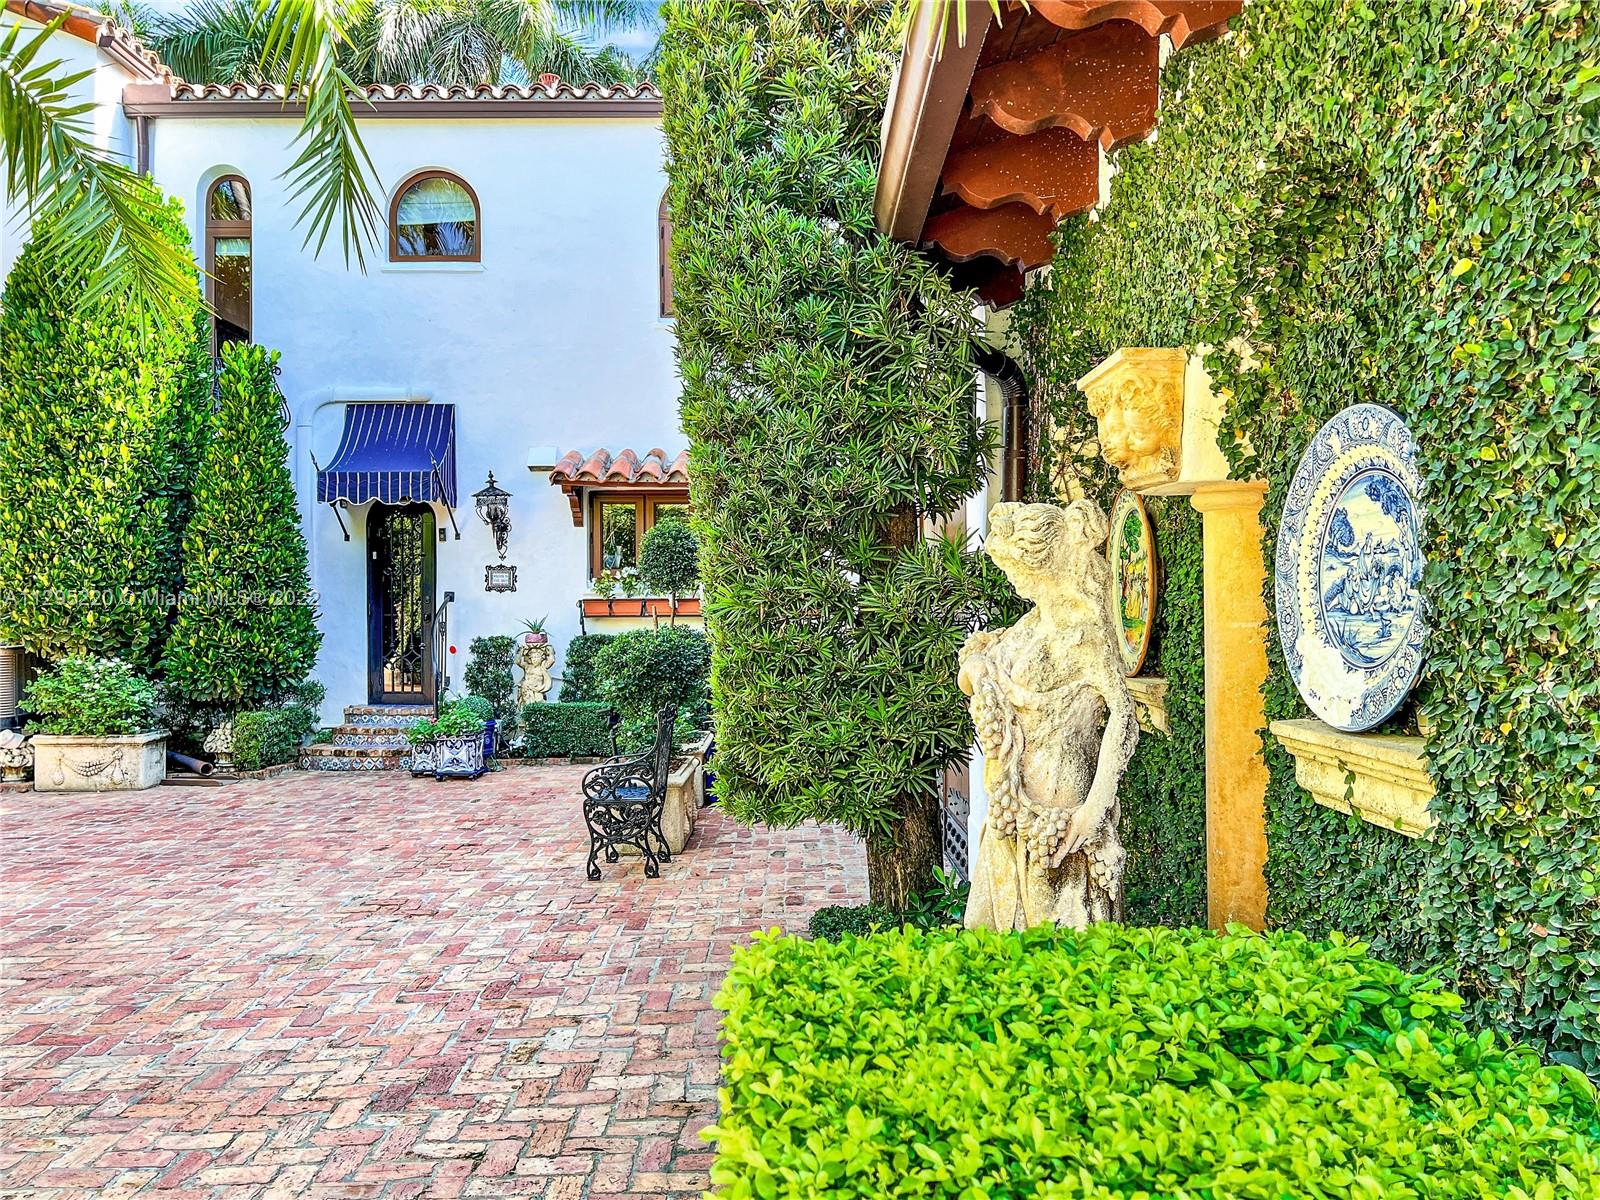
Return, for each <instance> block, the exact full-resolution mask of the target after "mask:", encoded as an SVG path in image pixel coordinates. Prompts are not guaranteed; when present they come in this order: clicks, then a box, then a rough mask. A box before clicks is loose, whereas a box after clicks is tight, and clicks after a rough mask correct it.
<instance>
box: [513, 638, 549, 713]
mask: <svg viewBox="0 0 1600 1200" xmlns="http://www.w3.org/2000/svg"><path fill="white" fill-rule="evenodd" d="M555 665H556V652H555V651H554V650H553V649H552V648H551V646H550V643H549V642H523V643H521V644H520V645H518V647H517V666H519V667H521V668H522V679H521V681H520V682H519V683H518V684H517V703H518V704H519V705H521V704H538V703H539V702H540V701H541V700H543V699H544V698H545V696H546V695H547V694H548V693H549V691H550V668H551V667H553V666H555Z"/></svg>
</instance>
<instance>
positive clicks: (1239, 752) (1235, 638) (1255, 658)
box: [1190, 482, 1267, 929]
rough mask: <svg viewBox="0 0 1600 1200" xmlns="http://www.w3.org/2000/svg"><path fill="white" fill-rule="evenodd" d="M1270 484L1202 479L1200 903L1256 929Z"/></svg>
mask: <svg viewBox="0 0 1600 1200" xmlns="http://www.w3.org/2000/svg"><path fill="white" fill-rule="evenodd" d="M1266 491H1267V485H1266V484H1265V483H1261V482H1252V483H1226V482H1225V483H1207V484H1201V485H1200V486H1199V487H1198V488H1197V489H1196V490H1195V492H1194V494H1193V495H1192V496H1191V498H1190V503H1191V504H1193V505H1194V507H1195V508H1196V509H1198V510H1199V511H1200V514H1201V522H1202V525H1203V528H1204V538H1205V547H1204V554H1203V559H1204V561H1203V566H1202V577H1203V582H1204V591H1205V621H1206V629H1205V665H1206V909H1207V914H1208V918H1209V921H1210V924H1211V926H1212V927H1213V928H1220V927H1221V926H1223V925H1226V924H1228V923H1230V922H1235V921H1236V922H1238V923H1240V924H1242V925H1248V926H1250V927H1251V928H1253V929H1260V928H1262V926H1263V925H1264V924H1265V921H1266V913H1267V882H1266V876H1265V874H1264V868H1265V866H1266V861H1267V823H1266V795H1267V765H1266V761H1265V759H1264V758H1263V756H1262V752H1261V734H1260V730H1261V729H1263V728H1264V727H1265V726H1266V723H1267V722H1266V714H1265V711H1264V709H1263V706H1262V696H1261V685H1262V684H1263V683H1264V682H1265V680H1266V678H1267V641H1266V634H1267V629H1266V622H1267V606H1266V601H1265V599H1264V596H1263V588H1264V587H1265V586H1266V579H1267V570H1266V564H1265V562H1264V561H1263V559H1262V556H1261V502H1262V500H1263V499H1264V498H1265V497H1266Z"/></svg>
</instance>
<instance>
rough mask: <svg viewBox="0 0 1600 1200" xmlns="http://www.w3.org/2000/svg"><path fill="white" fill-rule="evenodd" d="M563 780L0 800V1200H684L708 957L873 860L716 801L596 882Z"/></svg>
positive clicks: (788, 920) (794, 916) (702, 1050)
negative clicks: (650, 853)
mask: <svg viewBox="0 0 1600 1200" xmlns="http://www.w3.org/2000/svg"><path fill="white" fill-rule="evenodd" d="M581 774H582V768H576V767H558V768H515V769H511V770H507V771H503V772H499V773H497V774H495V775H492V776H486V777H485V778H483V779H480V780H476V781H472V782H464V781H463V782H450V783H442V784H441V783H435V782H433V781H431V780H411V779H409V778H398V777H395V776H381V777H373V776H365V777H353V776H351V775H335V774H291V775H288V776H284V777H281V778H279V779H275V780H268V781H262V782H255V783H238V784H232V785H229V786H227V787H224V788H166V787H164V788H154V789H151V790H149V791H145V792H137V793H131V794H120V795H102V796H93V795H72V794H24V795H9V796H0V804H3V807H0V865H3V867H4V877H3V879H4V882H3V890H0V939H3V940H0V950H3V953H4V960H5V961H4V966H3V972H0V1197H30V1198H35V1197H36V1198H39V1200H46V1198H49V1200H54V1198H56V1197H69V1196H72V1197H77V1196H95V1197H105V1198H107V1200H112V1198H116V1197H126V1196H134V1195H145V1196H149V1197H161V1198H162V1200H190V1198H200V1197H207V1198H210V1197H226V1198H227V1200H253V1198H255V1197H260V1198H261V1200H268V1198H272V1200H277V1198H279V1197H297V1196H311V1197H319V1196H326V1197H369V1196H370V1197H384V1198H390V1197H393V1198H396V1200H399V1198H402V1197H424V1196H437V1197H446V1196H530V1197H544V1198H546V1200H579V1198H582V1197H587V1198H588V1200H616V1198H619V1197H644V1196H679V1195H694V1194H697V1193H698V1192H699V1191H700V1190H701V1189H703V1188H704V1187H705V1184H706V1172H707V1169H708V1165H709V1162H710V1151H709V1148H708V1147H707V1146H706V1145H705V1144H704V1143H702V1141H701V1140H700V1137H699V1131H700V1130H701V1129H702V1128H703V1127H704V1126H705V1125H707V1124H708V1123H709V1122H710V1121H711V1120H712V1119H713V1117H714V1115H715V1109H716V1086H717V1075H718V1060H717V1019H718V1014H717V1013H716V1011H715V1010H714V1009H712V1007H711V997H712V996H713V994H714V993H715V991H716V989H717V987H718V986H719V984H720V982H721V979H722V976H723V973H724V970H725V968H726V963H727V960H728V954H729V950H730V948H731V947H732V946H733V945H734V944H735V943H736V942H739V941H741V940H742V939H744V938H745V937H746V936H747V935H748V933H749V932H750V931H751V930H755V929H760V928H766V927H770V926H773V925H780V926H783V927H784V928H786V929H791V930H797V929H800V928H802V927H803V926H804V924H805V922H806V920H807V919H808V918H809V916H810V914H811V912H812V911H813V910H814V909H816V908H817V907H818V906H820V905H822V904H830V903H857V902H859V901H860V900H861V899H862V898H863V897H864V893H865V882H864V873H865V864H864V856H863V853H862V851H861V848H860V846H859V844H858V843H857V842H856V841H855V840H854V839H853V838H851V837H850V836H849V835H848V834H845V833H844V832H843V831H841V830H838V829H833V828H821V827H818V826H815V825H807V826H804V827H802V828H800V829H798V830H794V831H791V832H777V831H771V830H766V829H758V830H751V829H747V828H745V827H743V826H741V825H739V824H737V823H736V822H734V821H732V820H730V819H728V818H727V817H725V816H723V815H722V814H721V812H720V811H719V810H717V809H714V808H713V809H707V810H704V811H703V812H702V818H703V819H702V822H701V825H700V827H699V829H698V830H697V831H696V833H695V837H694V841H693V842H692V843H691V844H690V848H689V850H688V851H687V852H686V853H685V854H683V855H680V856H678V857H677V858H675V859H674V860H673V862H672V863H671V864H670V865H667V866H663V868H662V877H661V878H660V879H659V880H647V879H645V878H644V877H643V874H642V872H641V870H640V867H639V864H638V861H637V860H633V861H631V862H630V861H628V860H624V861H623V862H622V863H619V864H616V865H608V866H606V868H605V872H606V873H605V878H604V879H603V880H602V881H601V882H599V883H590V882H589V881H588V880H587V879H585V878H584V874H583V858H584V854H585V851H586V849H587V842H586V841H585V840H584V838H583V836H582V835H581V833H580V832H579V830H580V828H581V822H580V820H579V819H578V816H577V811H576V806H577V802H576V799H575V797H576V795H577V785H578V780H579V778H580V776H581Z"/></svg>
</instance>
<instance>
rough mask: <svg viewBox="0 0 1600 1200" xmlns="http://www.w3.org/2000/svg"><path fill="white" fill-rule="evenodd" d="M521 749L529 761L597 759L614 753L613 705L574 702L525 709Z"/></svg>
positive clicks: (529, 705)
mask: <svg viewBox="0 0 1600 1200" xmlns="http://www.w3.org/2000/svg"><path fill="white" fill-rule="evenodd" d="M522 750H523V753H524V754H526V755H527V756H528V757H529V758H558V757H561V756H563V755H570V756H572V757H574V758H598V757H600V756H603V755H608V754H610V753H611V706H610V705H609V704H601V703H598V702H596V701H587V700H572V701H562V702H560V703H557V704H524V705H523V706H522Z"/></svg>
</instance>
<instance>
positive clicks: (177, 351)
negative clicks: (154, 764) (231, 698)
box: [0, 202, 211, 671]
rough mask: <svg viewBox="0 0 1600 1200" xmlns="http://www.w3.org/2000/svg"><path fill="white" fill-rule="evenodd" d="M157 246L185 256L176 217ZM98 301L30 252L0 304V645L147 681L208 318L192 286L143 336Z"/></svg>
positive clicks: (207, 377) (181, 504)
mask: <svg viewBox="0 0 1600 1200" xmlns="http://www.w3.org/2000/svg"><path fill="white" fill-rule="evenodd" d="M163 232H164V233H165V234H166V236H167V237H168V238H170V239H171V240H172V242H173V243H175V244H176V245H179V246H182V247H184V249H185V253H187V248H188V246H189V233H188V230H186V229H185V228H184V224H183V215H182V210H181V209H180V207H179V206H178V204H177V203H176V202H173V203H172V204H170V206H169V207H168V209H167V212H166V215H165V217H164V221H163ZM88 287H89V280H88V278H87V275H86V274H85V268H84V264H82V263H79V264H77V265H76V267H74V266H72V265H69V264H66V263H63V262H61V261H58V260H57V259H56V257H55V256H53V255H52V254H51V253H50V252H49V251H48V250H47V249H46V248H45V247H44V246H43V244H42V242H41V241H40V240H35V241H33V242H31V243H30V244H29V245H28V246H26V247H25V248H24V249H23V251H22V254H21V256H20V257H19V258H18V259H17V261H16V263H15V265H13V266H12V268H11V274H10V276H9V277H8V278H7V279H6V280H5V288H4V291H3V293H0V530H4V535H3V536H0V597H3V600H0V641H6V642H18V643H20V644H22V645H24V646H26V647H27V648H28V649H29V650H31V651H33V652H34V653H36V654H39V655H41V656H43V657H44V658H47V659H56V658H59V657H61V656H62V655H64V654H69V653H70V654H90V655H98V656H102V657H111V658H123V659H126V660H127V661H128V662H130V663H131V664H133V665H134V666H135V667H137V668H139V669H140V670H143V671H150V670H152V669H153V668H154V667H155V664H156V662H157V660H158V658H159V657H160V654H161V644H162V641H163V639H164V638H165V637H166V634H167V628H168V623H169V622H170V620H171V618H172V610H173V605H174V603H175V597H176V595H177V592H178V586H179V581H180V578H181V574H180V571H181V564H180V553H179V546H180V540H181V538H182V536H183V530H184V525H185V523H186V522H187V520H188V516H189V484H190V480H191V478H192V476H193V474H194V468H195V463H196V460H197V457H198V453H199V448H200V445H201V436H200V433H201V427H202V423H203V422H204V419H205V414H206V412H207V411H208V409H209V407H210V403H211V389H210V384H211V371H210V356H209V353H208V352H207V333H206V320H205V310H204V308H203V306H202V304H201V300H200V285H199V278H198V276H196V278H195V283H194V289H193V294H192V296H190V297H189V300H188V303H187V304H186V305H185V306H184V309H183V313H182V316H181V317H167V318H157V319H156V320H155V321H154V322H153V324H152V325H151V327H150V328H149V329H148V330H142V329H141V327H140V323H139V320H138V317H137V314H136V312H135V311H134V310H133V309H132V308H131V307H130V306H129V305H128V304H127V303H126V302H125V300H121V301H119V300H115V299H105V300H101V301H99V302H97V303H94V304H91V305H89V306H87V307H83V306H82V305H81V300H82V298H83V296H84V294H85V292H86V291H87V290H88Z"/></svg>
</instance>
